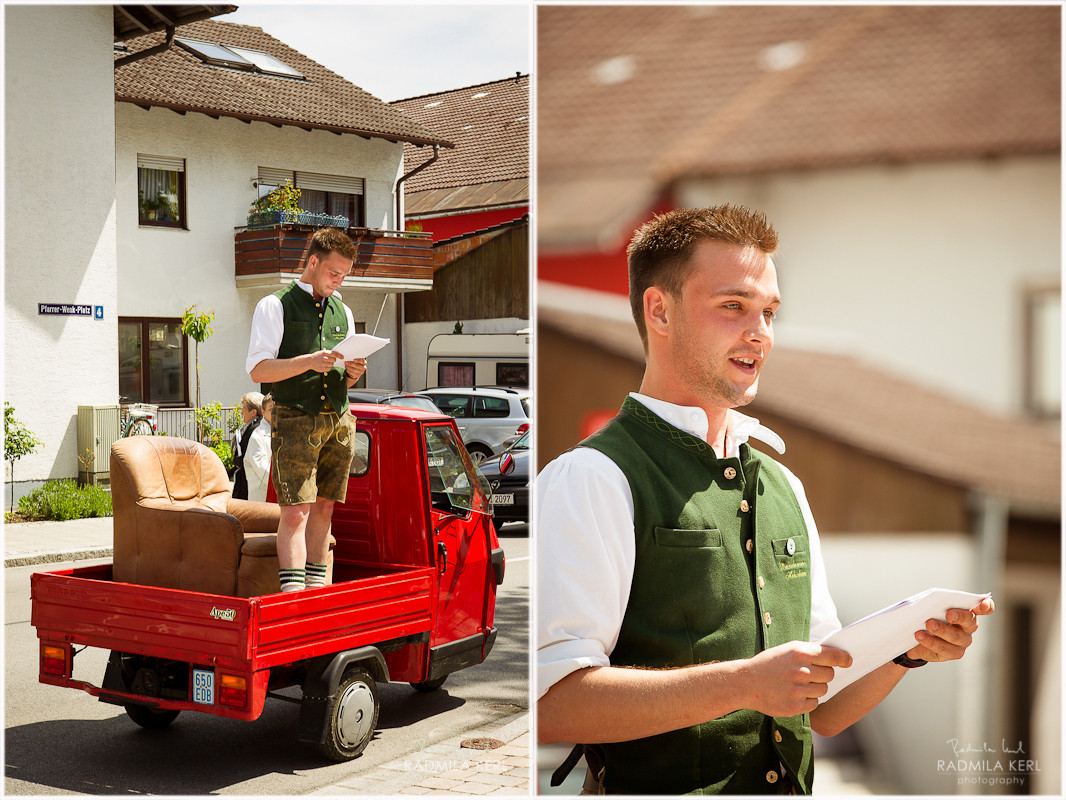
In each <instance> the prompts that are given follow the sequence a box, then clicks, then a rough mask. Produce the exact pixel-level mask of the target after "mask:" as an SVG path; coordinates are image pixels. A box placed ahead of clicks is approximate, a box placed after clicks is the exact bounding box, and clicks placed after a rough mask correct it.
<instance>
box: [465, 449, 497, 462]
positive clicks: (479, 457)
mask: <svg viewBox="0 0 1066 800" xmlns="http://www.w3.org/2000/svg"><path fill="white" fill-rule="evenodd" d="M466 451H467V452H468V453H470V460H471V461H473V462H474V464H475V465H476V464H480V463H481V462H482V461H484V460H485V459H486V458H492V451H491V450H489V449H488V448H487V447H482V446H481V445H479V444H472V445H470V447H468V448H466Z"/></svg>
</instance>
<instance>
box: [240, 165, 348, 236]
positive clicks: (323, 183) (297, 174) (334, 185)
mask: <svg viewBox="0 0 1066 800" xmlns="http://www.w3.org/2000/svg"><path fill="white" fill-rule="evenodd" d="M285 181H292V185H293V186H295V187H296V188H297V189H299V190H300V201H299V203H300V208H301V209H303V210H304V211H310V212H312V213H315V214H329V215H331V216H340V217H345V218H346V219H347V220H348V227H349V228H365V227H366V203H365V202H364V197H365V195H364V189H365V182H364V180H363V179H362V178H356V177H351V176H346V175H329V174H326V173H321V172H302V171H299V170H291V169H275V168H273V167H260V168H259V178H258V184H259V197H265V196H266V195H268V194H270V192H272V191H274V189H276V188H278V187H279V186H284V185H285Z"/></svg>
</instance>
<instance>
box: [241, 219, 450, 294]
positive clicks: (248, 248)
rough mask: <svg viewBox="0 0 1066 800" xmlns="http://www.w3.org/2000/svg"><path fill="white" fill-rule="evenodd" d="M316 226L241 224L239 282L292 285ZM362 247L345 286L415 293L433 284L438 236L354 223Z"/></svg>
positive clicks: (245, 284)
mask: <svg viewBox="0 0 1066 800" xmlns="http://www.w3.org/2000/svg"><path fill="white" fill-rule="evenodd" d="M314 231H315V228H314V226H311V225H277V226H274V227H271V228H267V229H265V230H249V229H246V228H238V229H237V233H236V236H235V239H234V251H235V254H234V255H235V259H234V260H235V275H236V280H237V286H239V287H262V288H270V287H277V288H280V287H282V286H286V285H288V284H289V282H291V281H292V280H294V279H295V278H299V277H300V275H301V274H302V273H303V267H304V261H305V260H306V258H307V248H308V246H309V245H310V243H311V234H313V233H314ZM348 235H349V236H350V237H351V239H352V241H353V242H354V243H355V246H356V258H355V262H354V263H353V264H352V271H351V273H350V274H349V275H348V277H347V278H345V279H344V285H345V286H351V287H355V288H360V289H378V290H384V291H389V292H409V291H419V290H423V289H432V288H433V241H432V239H431V237H430V234H428V233H413V232H411V231H387V230H373V229H369V228H349V229H348Z"/></svg>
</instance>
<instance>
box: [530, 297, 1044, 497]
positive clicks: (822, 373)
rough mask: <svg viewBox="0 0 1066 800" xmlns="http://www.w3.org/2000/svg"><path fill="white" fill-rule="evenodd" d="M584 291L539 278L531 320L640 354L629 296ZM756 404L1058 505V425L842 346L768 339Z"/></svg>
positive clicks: (964, 478)
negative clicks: (831, 349)
mask: <svg viewBox="0 0 1066 800" xmlns="http://www.w3.org/2000/svg"><path fill="white" fill-rule="evenodd" d="M589 298H590V296H589V295H588V294H587V293H583V292H574V291H573V290H569V289H553V288H551V287H544V285H543V284H542V286H541V288H540V290H539V302H538V309H537V319H538V325H546V326H548V327H552V328H555V329H557V330H560V331H563V332H566V333H569V334H570V335H572V336H576V337H578V338H582V339H585V340H588V341H590V342H592V343H595V344H596V345H598V346H600V347H603V348H605V349H606V350H608V351H610V352H612V353H616V354H618V355H621V356H624V357H627V358H631V359H633V360H635V361H637V362H638V363H641V364H643V363H644V350H643V348H642V346H641V343H640V337H639V336H638V335H637V331H636V327H635V326H634V324H633V322H632V319H630V318H628V301H627V300H626V299H625V298H621V297H615V296H611V297H604V298H603V299H602V300H599V301H597V300H595V299H589ZM760 409H763V410H764V411H766V412H772V413H774V414H777V415H779V416H781V417H785V418H787V419H790V420H792V421H794V422H796V423H797V424H799V425H802V426H804V427H807V428H810V429H811V430H815V431H818V432H820V433H822V434H824V435H826V436H828V437H830V438H832V439H834V440H836V441H840V442H842V443H844V444H847V445H849V446H851V447H855V448H857V449H859V450H862V451H864V452H868V453H871V454H873V455H875V456H878V457H880V458H884V459H888V460H890V461H892V462H894V463H896V464H899V465H901V466H903V467H905V468H907V469H911V470H914V471H916V472H919V473H921V474H925V475H929V476H932V477H935V478H938V479H940V480H943V481H946V482H948V483H951V484H953V485H957V486H963V487H967V488H972V489H976V490H981V491H986V492H989V493H992V494H996V495H999V496H1003V497H1006V498H1007V499H1009V500H1010V501H1011V502H1012V503H1014V504H1016V505H1017V506H1018V507H1019V509H1021V510H1024V511H1027V512H1030V513H1036V514H1041V515H1044V514H1057V513H1059V510H1060V508H1061V496H1060V492H1061V474H1062V470H1061V441H1060V437H1059V434H1058V428H1057V427H1049V426H1048V425H1046V424H1041V423H1036V422H1032V421H1029V420H1024V419H1017V418H1011V417H1007V416H1003V415H999V414H994V413H991V412H987V411H983V410H981V409H979V408H976V407H975V406H972V405H970V404H968V403H964V402H961V401H959V400H956V399H954V398H952V397H949V396H947V395H945V394H943V393H941V392H938V391H935V390H933V389H930V388H927V387H925V386H922V385H919V384H917V383H915V382H913V381H911V380H908V379H906V378H902V377H899V376H897V375H893V374H891V373H888V372H886V371H884V370H882V369H879V368H877V367H875V366H873V365H871V364H870V363H868V362H865V361H863V360H861V359H859V358H856V357H853V356H850V355H842V354H838V353H824V352H812V351H808V350H799V349H793V348H788V347H787V346H783V345H780V344H779V345H777V346H775V347H774V352H773V355H772V356H771V357H770V362H768V365H767V369H766V371H765V372H764V373H763V375H762V377H761V378H760V384H759V396H758V398H757V399H756V401H755V402H754V403H753V404H752V406H751V408H750V409H746V411H747V412H748V413H751V414H753V415H754V416H756V417H757V416H758V415H759V411H760ZM786 445H787V442H786Z"/></svg>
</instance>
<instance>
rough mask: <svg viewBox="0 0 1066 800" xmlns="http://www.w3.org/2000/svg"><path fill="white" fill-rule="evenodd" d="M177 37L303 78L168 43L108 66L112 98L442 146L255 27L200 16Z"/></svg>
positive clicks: (150, 37)
mask: <svg viewBox="0 0 1066 800" xmlns="http://www.w3.org/2000/svg"><path fill="white" fill-rule="evenodd" d="M177 36H178V37H187V38H190V39H198V40H201V41H206V42H212V43H220V44H230V45H236V46H238V47H246V48H249V49H252V50H260V51H263V52H266V53H269V54H270V55H272V56H274V57H275V58H277V59H280V60H281V61H283V62H285V63H286V64H288V65H289V66H290V67H293V68H294V69H296V70H298V71H299V72H301V73H302V74H303V75H304V76H305V77H306V78H307V80H296V79H292V78H282V77H277V76H272V75H263V74H258V73H254V72H246V71H243V70H238V69H230V68H226V67H218V66H211V65H209V64H205V63H204V62H203V61H201V60H200V58H198V57H197V56H196V55H194V54H193V53H190V52H189V51H188V50H186V49H184V48H182V47H180V46H179V45H177V44H176V43H175V45H174V46H172V47H171V48H170V49H169V50H166V51H164V52H162V53H160V54H158V55H155V56H150V57H148V58H145V59H143V60H141V61H135V62H133V63H131V64H126V65H124V66H122V67H119V68H118V69H116V70H115V99H116V100H118V101H120V102H129V103H136V104H138V105H143V106H163V107H166V108H173V109H177V110H192V111H201V112H203V113H205V114H214V115H221V116H230V117H237V118H238V119H245V120H263V121H267V122H271V123H274V124H281V125H295V126H298V127H303V128H308V129H315V128H321V129H325V130H331V131H335V132H338V133H357V134H361V135H363V136H368V137H378V138H384V139H389V140H392V141H404V142H421V143H430V144H432V143H437V142H440V143H447V140H446V139H445V138H444V137H441V136H438V135H436V134H435V133H433V132H431V131H430V130H429V129H428V128H426V127H425V126H423V125H422V124H420V123H418V122H415V121H414V120H412V119H410V118H409V117H407V116H406V115H404V114H403V113H402V112H400V111H399V110H398V109H395V108H393V107H391V106H390V105H389V104H388V103H385V102H384V101H382V100H379V99H377V98H376V97H374V96H372V95H371V94H369V93H367V92H365V91H363V90H362V89H360V88H359V87H358V86H355V85H354V84H352V83H350V82H349V81H347V80H345V79H344V78H342V77H340V76H339V75H337V74H335V73H333V72H331V71H330V70H328V69H326V68H325V67H323V66H322V65H321V64H318V63H316V62H315V61H312V60H311V59H310V58H308V57H307V56H305V55H303V54H302V53H299V52H297V51H296V50H293V49H292V48H291V47H289V46H288V45H286V44H285V43H284V42H281V41H279V40H277V39H275V38H274V37H273V36H271V35H270V34H268V33H264V32H263V30H262V29H261V28H257V27H253V26H250V25H237V24H234V23H229V22H219V21H217V20H203V21H201V22H194V23H191V24H189V25H183V26H182V27H180V28H178V29H177ZM164 38H165V37H164V34H163V33H162V32H159V33H153V34H147V35H145V36H141V37H138V38H136V39H131V40H129V42H127V44H128V46H129V48H130V49H131V50H132V51H139V50H143V49H146V48H148V47H151V46H152V45H155V44H159V43H161V42H163V41H164Z"/></svg>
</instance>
